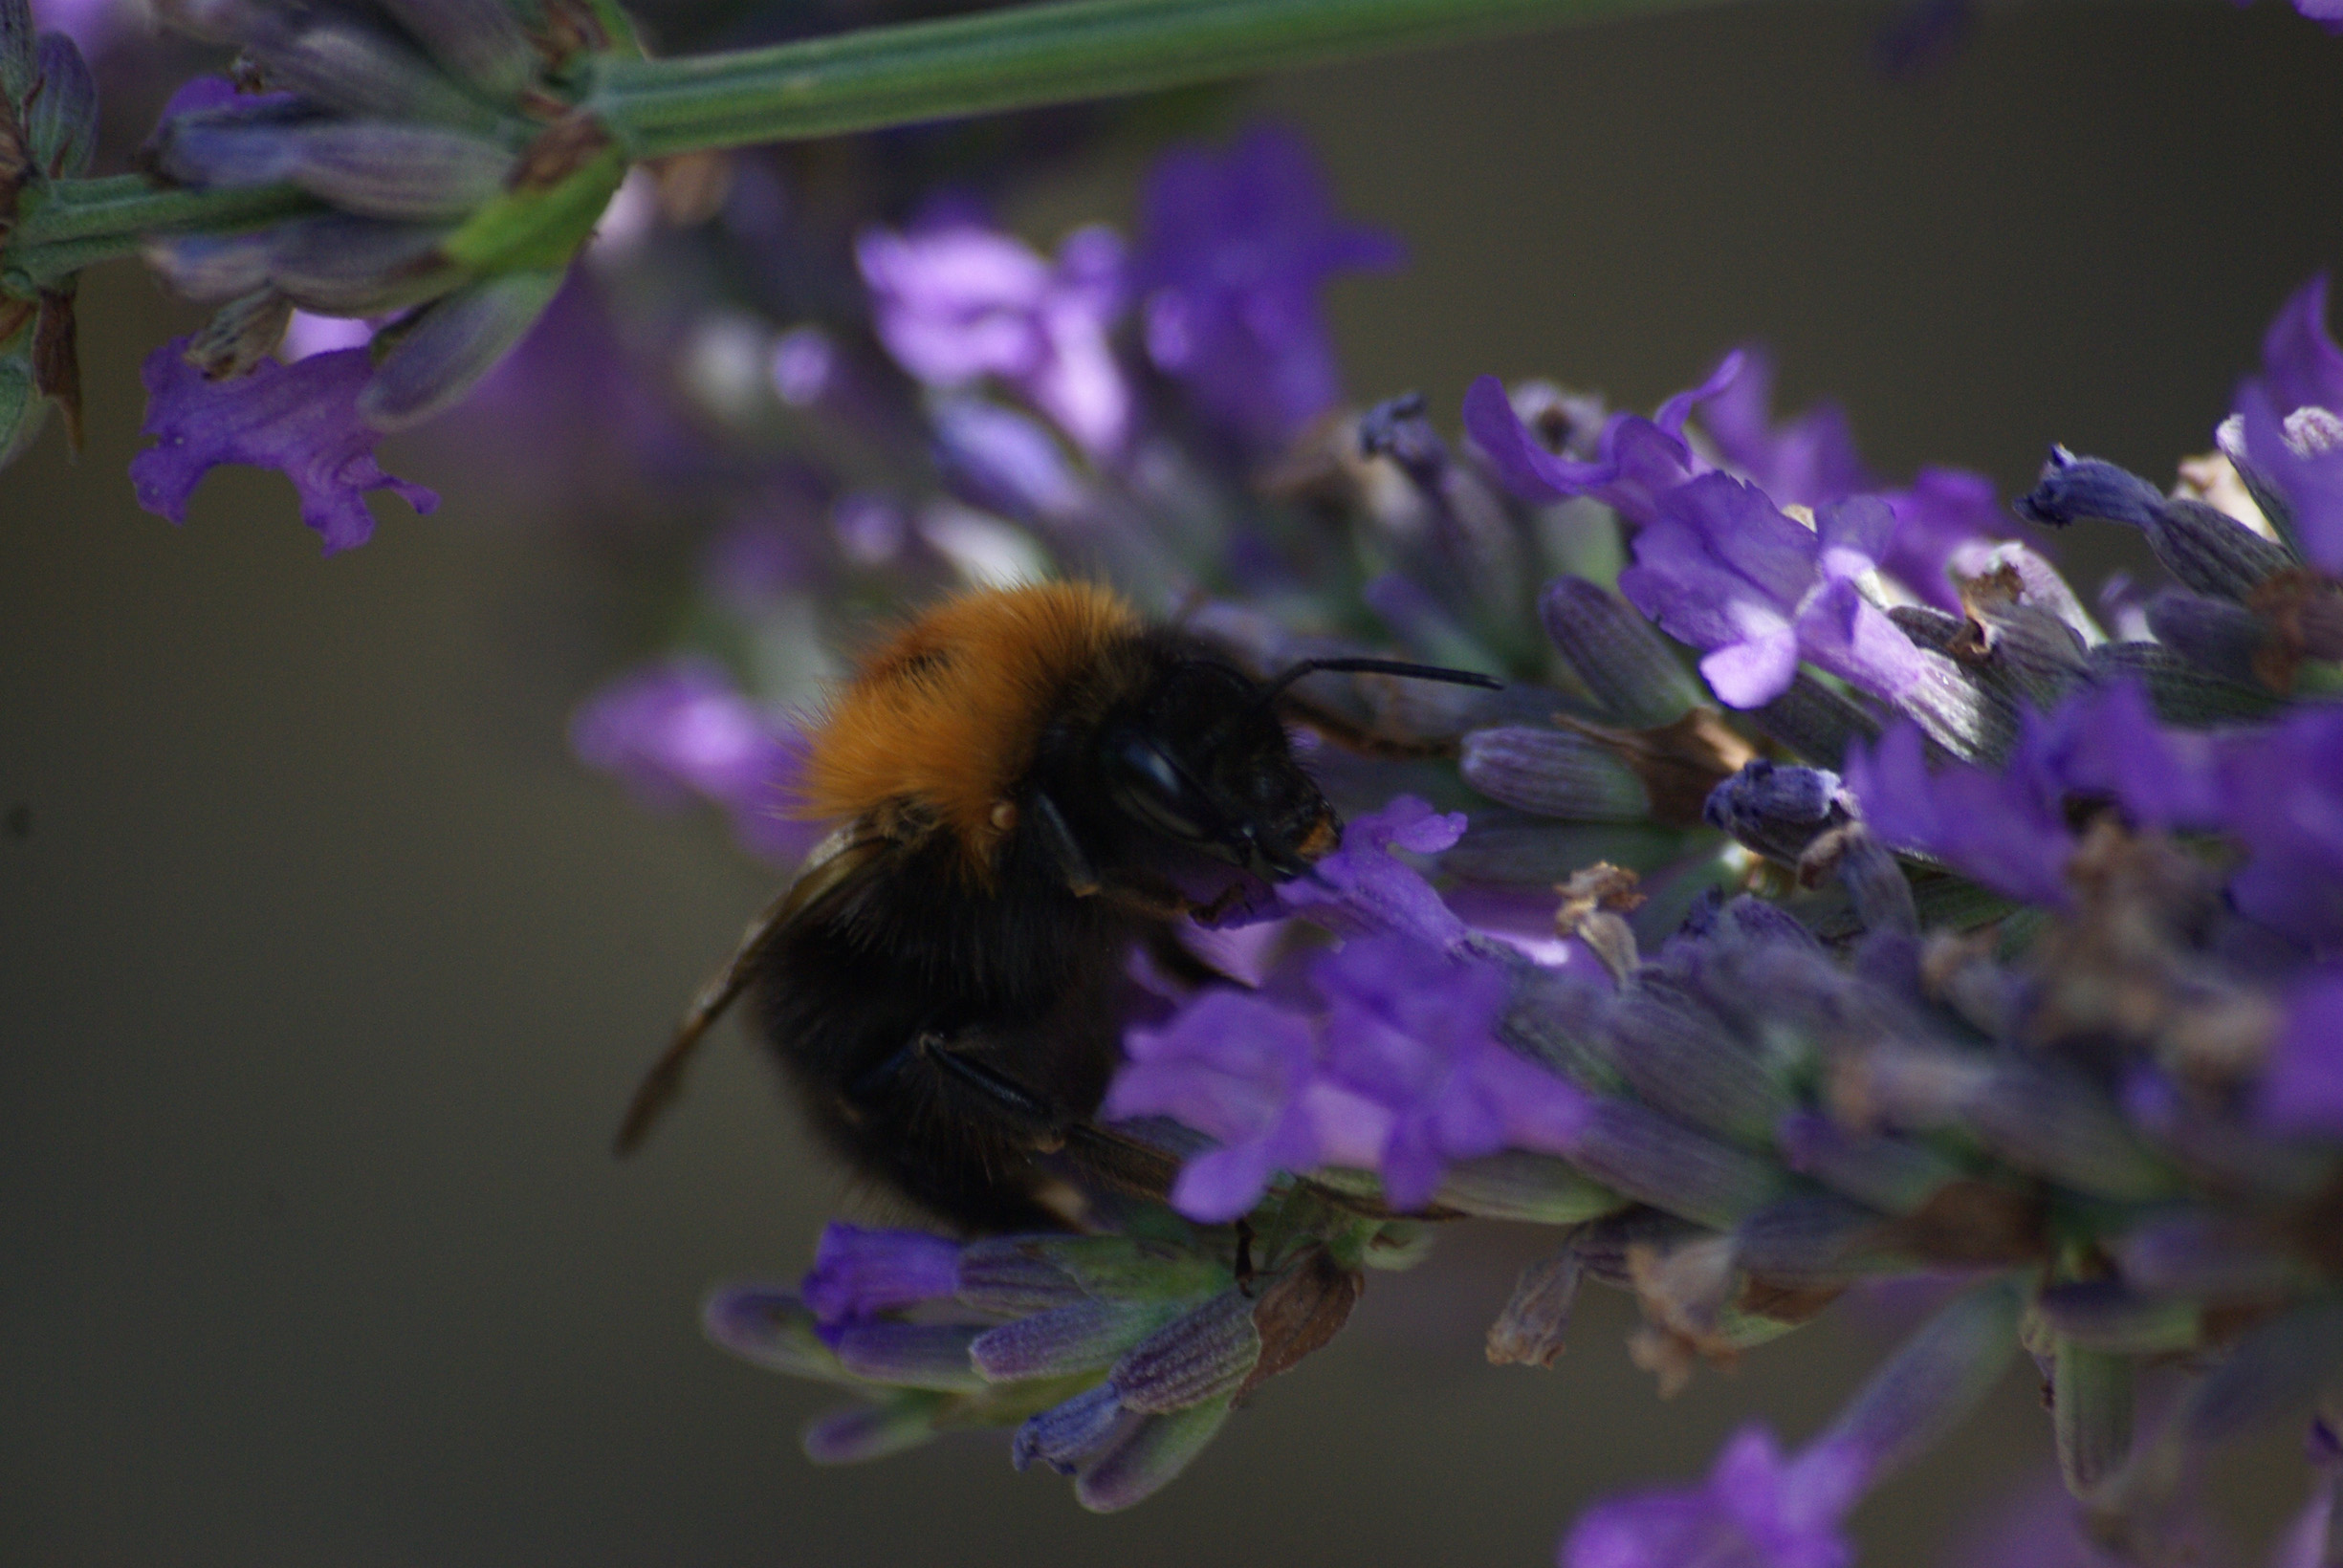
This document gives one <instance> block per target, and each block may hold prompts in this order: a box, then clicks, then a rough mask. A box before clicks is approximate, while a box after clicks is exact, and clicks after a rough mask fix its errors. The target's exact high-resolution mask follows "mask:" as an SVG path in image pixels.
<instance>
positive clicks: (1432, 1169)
mask: <svg viewBox="0 0 2343 1568" xmlns="http://www.w3.org/2000/svg"><path fill="white" fill-rule="evenodd" d="M1311 980H1312V982H1313V984H1314V985H1315V986H1316V987H1317V989H1318V991H1319V992H1320V994H1321V995H1323V996H1324V997H1325V1000H1326V1003H1327V1013H1326V1022H1325V1065H1324V1069H1323V1070H1324V1072H1325V1075H1326V1076H1327V1077H1328V1078H1330V1079H1332V1080H1334V1081H1336V1082H1338V1083H1340V1084H1341V1085H1342V1086H1343V1087H1345V1088H1347V1089H1349V1090H1352V1091H1355V1092H1356V1093H1358V1094H1359V1095H1361V1096H1363V1097H1365V1098H1366V1099H1368V1100H1371V1101H1373V1102H1375V1103H1376V1104H1379V1105H1381V1106H1383V1107H1385V1108H1386V1109H1388V1110H1389V1111H1390V1113H1391V1116H1392V1118H1393V1119H1394V1120H1393V1122H1392V1127H1391V1132H1390V1140H1389V1142H1388V1143H1387V1144H1386V1146H1385V1148H1384V1150H1383V1153H1382V1159H1381V1161H1380V1165H1381V1169H1382V1172H1383V1182H1384V1189H1385V1192H1386V1194H1387V1195H1388V1196H1389V1197H1390V1201H1391V1203H1392V1204H1393V1206H1394V1207H1397V1208H1400V1209H1415V1208H1420V1207H1421V1206H1422V1205H1423V1204H1425V1203H1427V1202H1429V1201H1430V1200H1431V1198H1432V1195H1433V1192H1434V1189H1435V1188H1436V1187H1438V1186H1439V1182H1440V1177H1441V1176H1442V1174H1443V1173H1444V1172H1445V1171H1446V1169H1447V1167H1448V1166H1449V1165H1452V1164H1454V1163H1456V1161H1459V1160H1472V1159H1478V1158H1480V1157H1481V1156H1483V1155H1489V1154H1495V1153H1496V1152H1497V1151H1498V1150H1500V1149H1502V1148H1506V1147H1515V1148H1525V1149H1532V1150H1536V1151H1538V1152H1541V1153H1547V1154H1565V1153H1567V1152H1569V1151H1570V1150H1571V1149H1572V1148H1574V1147H1575V1146H1576V1138H1577V1134H1578V1132H1579V1131H1580V1129H1581V1127H1582V1126H1583V1124H1584V1122H1585V1105H1586V1100H1585V1097H1584V1096H1583V1095H1581V1094H1580V1093H1579V1091H1578V1090H1576V1089H1574V1088H1572V1087H1570V1086H1569V1085H1568V1084H1566V1083H1564V1082H1563V1081H1562V1080H1561V1079H1560V1078H1556V1077H1554V1076H1553V1075H1551V1074H1548V1073H1545V1072H1543V1071H1541V1070H1539V1069H1538V1068H1536V1067H1534V1066H1532V1065H1531V1064H1530V1063H1528V1062H1526V1061H1523V1060H1522V1059H1521V1058H1520V1057H1518V1056H1514V1055H1513V1053H1512V1052H1510V1051H1508V1050H1506V1049H1505V1048H1504V1046H1502V1045H1501V1044H1500V1043H1499V1041H1498V1039H1497V1035H1496V1023H1497V1018H1498V1014H1499V1013H1500V1012H1501V1011H1502V1010H1503V1009H1504V1006H1505V1003H1506V1001H1507V999H1508V997H1509V995H1510V992H1511V990H1512V986H1511V982H1510V980H1509V978H1508V977H1507V975H1506V973H1505V971H1504V970H1502V969H1500V968H1499V967H1498V966H1496V965H1495V964H1492V963H1489V962H1487V961H1485V960H1480V959H1467V958H1459V957H1452V956H1450V955H1449V954H1448V953H1446V952H1444V951H1443V950H1441V949H1440V948H1438V947H1429V946H1426V945H1425V944H1423V943H1420V942H1416V941H1412V940H1410V939H1408V938H1406V937H1401V936H1384V937H1371V938H1365V939H1361V940H1358V941H1354V942H1351V943H1348V944H1347V945H1345V947H1343V948H1342V949H1341V950H1340V951H1338V952H1335V953H1333V954H1330V955H1328V956H1327V957H1325V958H1324V959H1321V960H1320V961H1319V962H1318V963H1317V964H1316V965H1315V966H1314V967H1313V968H1312V969H1311Z"/></svg>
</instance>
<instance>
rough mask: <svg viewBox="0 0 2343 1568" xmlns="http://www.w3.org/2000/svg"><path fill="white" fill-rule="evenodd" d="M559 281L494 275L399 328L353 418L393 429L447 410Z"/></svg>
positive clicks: (554, 276) (545, 275)
mask: <svg viewBox="0 0 2343 1568" xmlns="http://www.w3.org/2000/svg"><path fill="white" fill-rule="evenodd" d="M561 278H562V273H561V272H559V271H558V270H554V271H547V272H505V273H501V274H499V275H497V276H495V277H491V278H488V279H485V280H483V281H482V282H479V283H475V284H473V285H471V287H470V288H468V289H464V290H462V291H460V292H458V293H456V294H449V295H448V296H447V297H445V298H443V299H439V300H435V301H433V302H432V303H431V304H430V305H429V306H427V308H426V309H425V310H424V311H423V313H422V314H421V315H419V316H413V317H411V318H409V319H408V320H407V321H405V322H402V323H400V326H399V328H398V329H397V330H396V332H395V335H386V336H391V342H390V351H389V353H387V354H385V355H384V356H383V359H382V360H381V361H380V362H379V363H378V364H377V365H376V366H375V372H374V380H373V381H370V382H369V383H367V386H366V390H365V391H363V392H361V393H360V394H359V399H358V409H359V412H360V413H361V414H363V415H364V416H365V418H366V422H367V423H368V424H369V425H373V426H375V428H377V429H380V430H396V429H399V428H402V427H403V426H405V425H414V424H418V423H420V422H421V421H423V420H427V419H428V418H430V417H431V416H432V415H433V414H436V413H438V412H439V411H440V410H441V409H443V408H446V407H448V406H449V404H451V403H455V402H456V401H457V400H459V399H460V398H462V397H463V396H464V394H465V393H467V392H469V391H471V387H472V383H473V382H474V381H478V380H479V379H480V378H481V377H483V376H485V375H487V374H488V373H489V371H490V369H491V368H493V366H494V365H495V363H496V361H497V360H499V359H503V358H504V356H505V353H506V351H507V350H509V349H511V348H512V346H513V345H514V344H515V343H517V342H519V341H520V338H521V335H522V334H523V333H525V332H527V331H528V330H529V329H530V327H532V326H533V325H535V324H536V318H537V317H538V316H541V315H543V314H544V311H545V307H546V306H547V305H549V304H551V303H552V302H553V296H554V293H555V291H556V290H558V289H559V288H560V287H561Z"/></svg>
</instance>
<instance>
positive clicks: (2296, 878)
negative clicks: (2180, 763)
mask: <svg viewBox="0 0 2343 1568" xmlns="http://www.w3.org/2000/svg"><path fill="white" fill-rule="evenodd" d="M2220 769H2221V779H2222V796H2221V798H2222V800H2223V823H2224V825H2225V826H2226V827H2227V828H2228V830H2229V832H2230V833H2232V834H2233V835H2235V836H2236V837H2237V838H2239V839H2241V840H2242V841H2243V842H2244V845H2245V847H2246V850H2247V852H2248V856H2249V858H2248V859H2247V860H2246V862H2245V864H2244V866H2243V867H2242V868H2240V870H2239V871H2238V872H2237V874H2236V875H2235V876H2234V877H2233V878H2231V879H2230V882H2229V894H2230V897H2231V898H2232V899H2234V900H2235V901H2236V903H2237V906H2238V907H2239V908H2240V909H2241V910H2243V911H2244V913H2245V914H2246V915H2248V916H2250V917H2252V918H2253V919H2255V920H2258V921H2260V922H2262V923H2263V924H2265V925H2266V926H2272V927H2274V928H2275V929H2277V930H2279V931H2282V932H2284V933H2285V934H2286V935H2288V936H2289V937H2292V938H2293V939H2294V940H2295V941H2297V942H2301V943H2304V944H2306V945H2308V946H2311V947H2326V946H2330V945H2332V944H2334V943H2337V942H2343V706H2338V705H2336V704H2332V703H2328V704H2320V705H2316V706H2309V707H2304V708H2299V709H2297V710H2296V711H2295V712H2293V713H2292V714H2290V715H2288V717H2287V718H2285V719H2284V720H2282V721H2280V722H2279V723H2277V724H2275V725H2272V726H2270V727H2268V728H2267V729H2265V730H2254V731H2251V732H2249V733H2246V734H2244V735H2241V736H2238V737H2236V738H2235V739H2234V740H2232V741H2231V742H2230V743H2229V744H2228V745H2227V746H2226V747H2224V748H2223V755H2222V760H2221V765H2220Z"/></svg>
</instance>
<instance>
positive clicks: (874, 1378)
mask: <svg viewBox="0 0 2343 1568" xmlns="http://www.w3.org/2000/svg"><path fill="white" fill-rule="evenodd" d="M983 1332H984V1329H983V1327H982V1326H981V1325H978V1324H973V1323H906V1322H901V1321H898V1320H897V1319H894V1318H870V1319H867V1320H862V1321H854V1322H846V1323H841V1324H838V1325H836V1326H834V1327H830V1328H826V1329H824V1330H822V1332H821V1338H822V1340H823V1342H824V1343H826V1344H827V1345H828V1346H829V1347H830V1349H831V1351H832V1352H833V1353H834V1354H835V1355H836V1356H837V1357H838V1364H839V1365H841V1366H843V1367H844V1368H845V1369H846V1370H847V1371H849V1372H851V1373H853V1374H854V1375H855V1376H856V1377H858V1378H867V1379H869V1380H870V1381H871V1382H872V1383H889V1384H892V1385H893V1386H895V1387H898V1388H929V1389H933V1390H935V1391H936V1392H938V1393H947V1394H967V1393H974V1392H975V1391H977V1390H978V1389H981V1388H982V1387H984V1385H985V1380H984V1378H983V1376H982V1375H981V1374H979V1373H978V1372H977V1370H976V1368H975V1365H974V1362H973V1361H970V1360H969V1348H968V1347H969V1346H970V1345H971V1344H973V1343H974V1341H975V1339H976V1338H977V1336H978V1335H980V1334H982V1333H983Z"/></svg>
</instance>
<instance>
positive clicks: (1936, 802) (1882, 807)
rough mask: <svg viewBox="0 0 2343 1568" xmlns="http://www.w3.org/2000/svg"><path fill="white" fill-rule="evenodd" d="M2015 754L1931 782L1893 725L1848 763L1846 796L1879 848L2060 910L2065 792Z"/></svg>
mask: <svg viewBox="0 0 2343 1568" xmlns="http://www.w3.org/2000/svg"><path fill="white" fill-rule="evenodd" d="M2027 761H2028V759H2027V758H2026V757H2025V754H2024V753H2023V752H2022V753H2021V755H2020V756H2018V757H2013V758H2012V759H2011V760H2010V763H2009V765H2008V766H2007V767H2006V768H2004V769H2001V770H1994V769H1988V768H1978V767H1972V766H1970V765H1969V764H1967V763H1959V762H1956V763H1949V764H1947V765H1946V766H1944V767H1942V768H1939V769H1937V770H1936V771H1935V772H1933V773H1932V772H1930V770H1929V767H1928V762H1927V757H1926V753H1925V751H1924V749H1923V745H1922V742H1921V739H1920V732H1919V730H1918V729H1917V728H1916V726H1913V725H1909V724H1899V725H1897V726H1895V728H1894V729H1893V730H1889V731H1888V732H1887V733H1886V734H1885V735H1883V736H1881V737H1880V740H1879V744H1878V745H1877V746H1876V747H1867V746H1864V745H1863V744H1861V743H1860V742H1858V743H1856V744H1855V745H1854V746H1853V747H1851V748H1850V749H1849V751H1848V753H1847V769H1846V782H1847V793H1848V794H1849V795H1852V796H1853V797H1854V798H1855V799H1856V800H1857V801H1858V802H1859V803H1860V804H1861V806H1862V809H1863V817H1864V820H1865V821H1866V822H1867V823H1868V824H1869V825H1870V827H1871V830H1872V833H1874V834H1876V835H1877V836H1878V837H1879V838H1881V839H1882V840H1884V841H1885V842H1887V843H1890V844H1893V845H1895V846H1896V847H1898V848H1903V849H1916V850H1921V851H1924V852H1926V853H1927V854H1930V855H1934V856H1936V857H1937V858H1938V859H1939V860H1943V861H1944V862H1945V863H1946V864H1948V865H1950V866H1952V867H1953V868H1954V869H1955V870H1957V871H1959V872H1960V873H1961V874H1962V875H1963V876H1966V877H1970V878H1973V879H1975V880H1976V881H1978V882H1982V883H1984V884H1985V885H1986V886H1988V887H1991V888H1993V889H1995V890H1996V891H1998V892H2002V893H2006V894H2008V895H2009V896H2010V897H2011V898H2016V899H2024V900H2025V901H2026V902H2028V903H2031V904H2048V905H2051V906H2052V907H2054V908H2064V907H2066V905H2067V904H2068V901H2069V894H2068V890H2067V881H2066V865H2067V859H2068V857H2069V856H2070V855H2072V854H2073V853H2074V835H2073V834H2072V833H2071V832H2069V829H2068V827H2067V817H2066V812H2065V808H2064V803H2063V802H2064V798H2065V795H2064V792H2063V791H2061V790H2060V789H2059V788H2058V786H2057V783H2056V781H2055V780H2054V779H2051V778H2049V777H2048V776H2047V774H2046V773H2044V772H2043V771H2042V770H2040V769H2038V768H2035V767H2031V766H2027V765H2026V763H2027Z"/></svg>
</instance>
